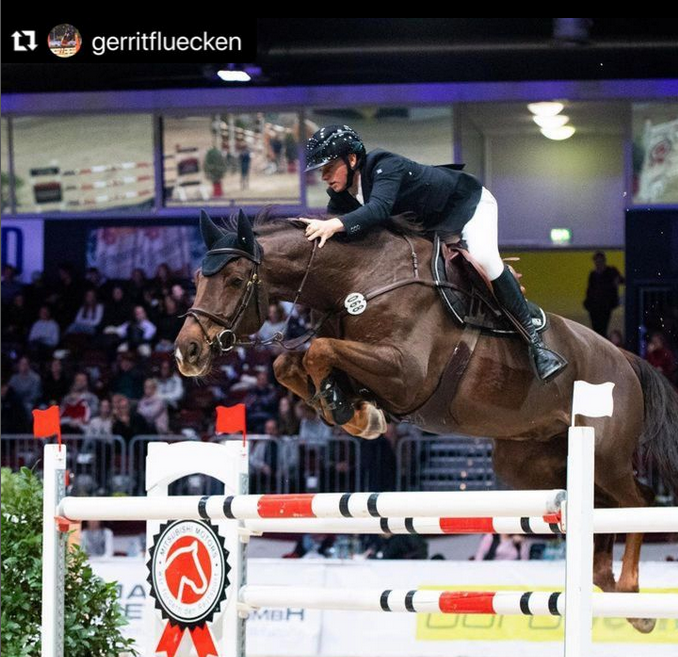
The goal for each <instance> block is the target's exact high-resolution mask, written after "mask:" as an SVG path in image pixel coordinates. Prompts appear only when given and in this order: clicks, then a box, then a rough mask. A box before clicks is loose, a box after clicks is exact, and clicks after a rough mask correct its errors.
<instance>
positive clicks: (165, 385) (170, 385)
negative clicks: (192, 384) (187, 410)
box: [157, 360, 184, 409]
mask: <svg viewBox="0 0 678 657" xmlns="http://www.w3.org/2000/svg"><path fill="white" fill-rule="evenodd" d="M157 381H158V395H159V396H160V398H161V399H163V400H164V401H165V403H166V404H167V405H168V406H169V407H170V408H173V409H177V408H179V402H180V401H181V400H182V398H183V396H184V382H183V381H182V380H181V377H180V376H179V375H178V374H177V373H176V371H175V370H174V366H173V364H172V362H171V361H170V360H163V361H162V362H161V363H160V375H159V377H158V379H157Z"/></svg>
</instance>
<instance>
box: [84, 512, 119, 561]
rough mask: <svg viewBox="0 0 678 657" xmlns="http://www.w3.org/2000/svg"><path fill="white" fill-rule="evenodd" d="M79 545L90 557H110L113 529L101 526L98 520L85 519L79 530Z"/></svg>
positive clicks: (111, 553)
mask: <svg viewBox="0 0 678 657" xmlns="http://www.w3.org/2000/svg"><path fill="white" fill-rule="evenodd" d="M80 547H81V548H82V549H83V550H84V551H85V552H86V553H87V556H88V557H90V559H91V558H92V557H94V558H97V557H99V558H107V557H112V556H113V531H112V530H111V529H109V528H108V527H103V526H102V525H101V522H100V521H99V520H85V521H84V522H83V524H82V531H81V532H80Z"/></svg>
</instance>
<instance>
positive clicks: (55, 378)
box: [42, 358, 71, 406]
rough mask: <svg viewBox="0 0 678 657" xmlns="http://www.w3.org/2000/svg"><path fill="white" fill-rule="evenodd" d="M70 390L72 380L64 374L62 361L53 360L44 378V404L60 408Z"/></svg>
mask: <svg viewBox="0 0 678 657" xmlns="http://www.w3.org/2000/svg"><path fill="white" fill-rule="evenodd" d="M70 389H71V380H70V378H69V377H68V376H66V373H65V372H64V365H63V363H62V361H61V360H59V359H58V358H52V360H51V361H50V363H49V370H48V372H47V374H45V376H43V377H42V402H43V403H44V404H46V405H47V406H53V405H55V404H56V405H57V406H59V405H60V404H61V401H62V399H63V398H64V397H65V396H66V395H67V394H68V391H69V390H70Z"/></svg>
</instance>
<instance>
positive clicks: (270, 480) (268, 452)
mask: <svg viewBox="0 0 678 657" xmlns="http://www.w3.org/2000/svg"><path fill="white" fill-rule="evenodd" d="M264 428H265V434H266V438H267V439H265V440H256V441H254V446H253V447H252V450H251V451H250V481H251V483H252V484H253V490H254V491H256V492H257V493H274V492H276V472H277V466H278V451H279V447H280V446H279V444H278V439H279V438H280V433H279V431H278V423H277V422H276V421H275V420H274V419H270V420H266V424H265V427H264Z"/></svg>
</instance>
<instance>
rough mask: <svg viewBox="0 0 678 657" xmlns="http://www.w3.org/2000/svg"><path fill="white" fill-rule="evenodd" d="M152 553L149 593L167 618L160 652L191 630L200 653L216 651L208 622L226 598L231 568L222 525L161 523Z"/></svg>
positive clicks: (204, 655)
mask: <svg viewBox="0 0 678 657" xmlns="http://www.w3.org/2000/svg"><path fill="white" fill-rule="evenodd" d="M149 553H150V557H151V558H150V561H149V562H148V568H149V576H148V582H149V583H150V585H151V596H152V597H153V599H154V600H155V606H156V609H160V612H161V613H162V617H163V618H165V619H167V620H168V623H167V625H166V626H165V629H164V631H163V634H162V637H161V639H160V642H159V643H158V647H157V648H156V652H161V651H164V652H166V653H167V657H173V656H174V655H175V654H176V651H177V649H178V648H179V644H180V643H181V638H182V636H183V633H184V631H185V630H188V631H189V633H190V635H191V640H192V641H193V644H194V645H195V647H196V650H197V652H198V655H199V657H207V656H208V655H218V653H217V650H216V647H215V645H214V640H213V638H212V634H211V632H210V629H209V626H208V625H207V623H209V622H211V621H212V619H213V618H214V615H215V614H216V613H217V612H218V611H219V610H220V606H221V603H222V602H223V601H225V600H226V588H227V587H228V584H229V581H228V571H229V570H230V566H229V565H228V552H227V550H226V549H225V548H224V539H223V537H222V536H220V535H219V531H218V529H217V528H216V527H215V526H214V525H212V524H211V523H209V522H205V521H201V520H178V521H175V522H170V523H167V524H165V525H161V527H160V532H159V533H158V534H156V536H154V537H153V546H152V547H151V548H150V549H149Z"/></svg>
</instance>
